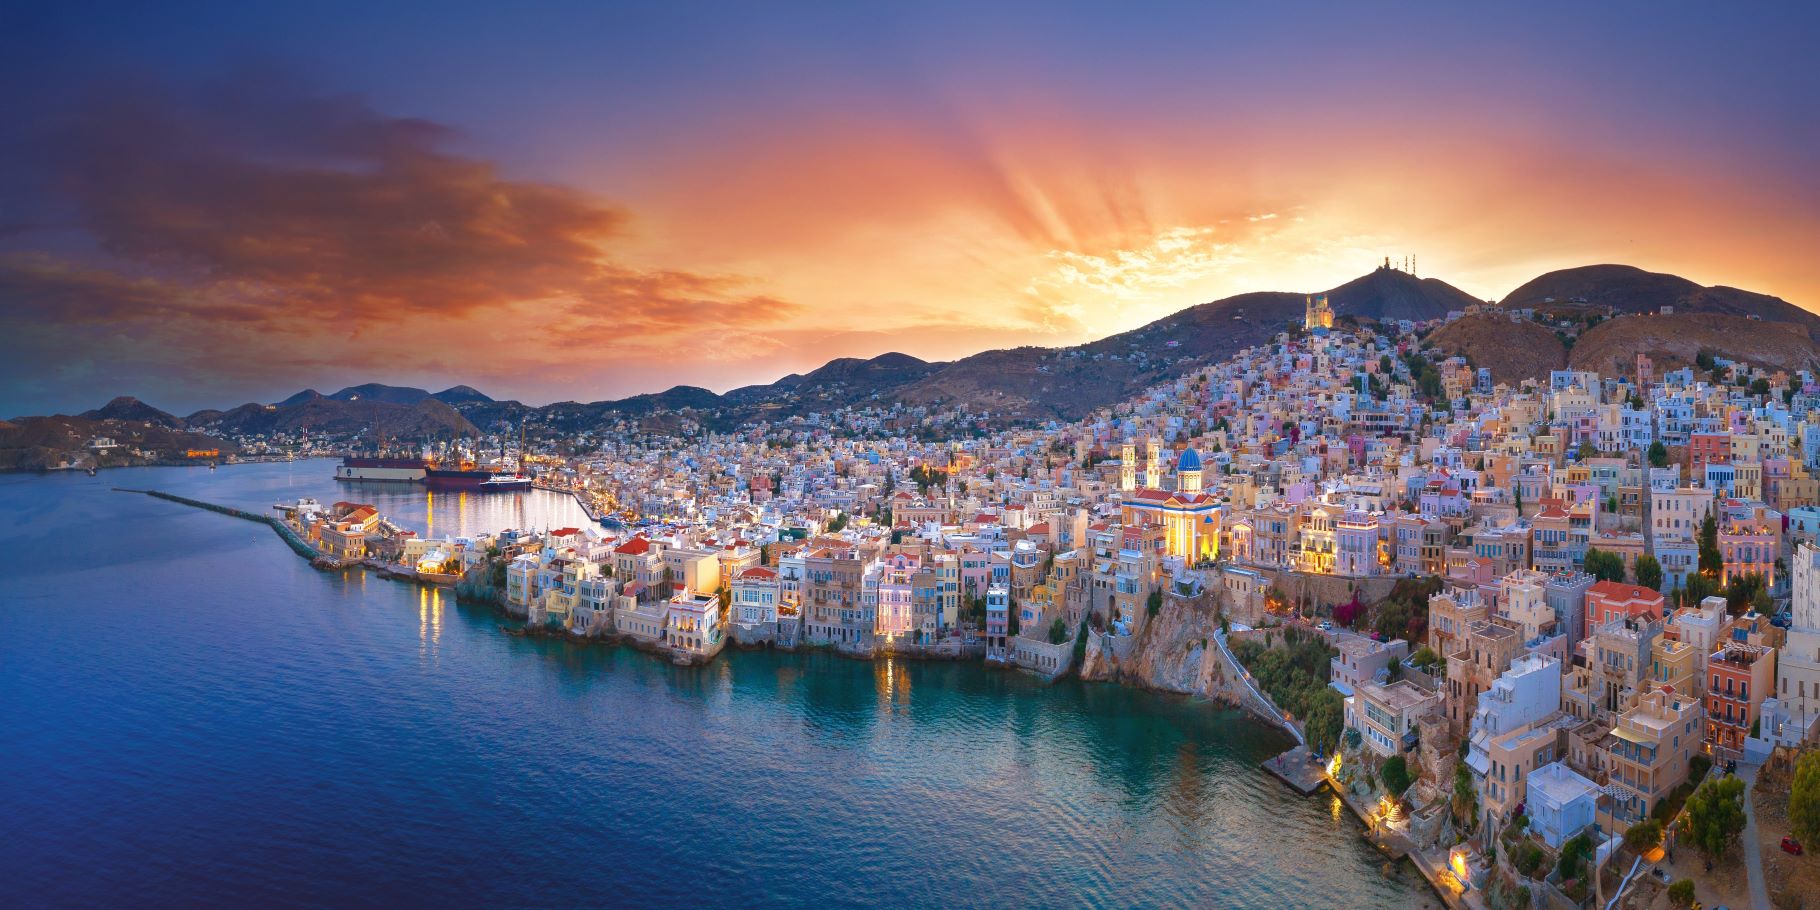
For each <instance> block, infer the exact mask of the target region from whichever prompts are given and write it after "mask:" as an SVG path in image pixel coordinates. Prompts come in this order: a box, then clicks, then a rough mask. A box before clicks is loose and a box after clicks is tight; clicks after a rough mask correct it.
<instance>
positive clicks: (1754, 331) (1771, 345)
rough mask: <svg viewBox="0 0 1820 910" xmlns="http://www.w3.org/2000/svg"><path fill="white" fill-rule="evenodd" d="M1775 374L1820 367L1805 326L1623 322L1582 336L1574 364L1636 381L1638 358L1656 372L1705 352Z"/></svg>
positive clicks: (1665, 319) (1691, 319)
mask: <svg viewBox="0 0 1820 910" xmlns="http://www.w3.org/2000/svg"><path fill="white" fill-rule="evenodd" d="M1702 351H1706V352H1708V353H1711V354H1714V355H1717V356H1720V357H1725V358H1728V359H1731V360H1737V361H1742V362H1744V363H1751V364H1757V365H1759V366H1764V367H1768V368H1770V369H1772V370H1787V371H1790V372H1793V371H1795V370H1803V369H1814V368H1816V367H1820V344H1816V343H1815V341H1814V339H1813V337H1812V336H1811V335H1810V333H1809V331H1808V329H1807V328H1806V327H1805V326H1802V325H1798V324H1795V323H1791V322H1769V321H1767V320H1757V319H1748V318H1745V317H1742V316H1729V315H1724V314H1720V313H1682V312H1676V313H1675V314H1674V315H1672V316H1620V317H1618V318H1616V319H1608V320H1605V321H1604V322H1601V323H1599V324H1598V325H1596V326H1593V327H1592V328H1590V329H1588V330H1586V331H1585V332H1583V333H1581V335H1580V337H1579V339H1578V340H1577V341H1576V342H1575V343H1574V347H1573V352H1572V353H1571V354H1570V355H1569V358H1568V360H1569V363H1570V364H1571V365H1572V366H1573V368H1574V369H1576V370H1598V371H1599V372H1601V373H1615V374H1620V375H1626V376H1628V375H1632V374H1633V373H1634V371H1635V370H1636V365H1637V354H1639V353H1643V354H1648V355H1649V358H1650V360H1651V361H1653V362H1654V363H1655V365H1656V369H1657V370H1672V369H1676V368H1679V367H1684V366H1690V365H1692V364H1693V362H1694V358H1695V357H1697V356H1699V354H1700V352H1702Z"/></svg>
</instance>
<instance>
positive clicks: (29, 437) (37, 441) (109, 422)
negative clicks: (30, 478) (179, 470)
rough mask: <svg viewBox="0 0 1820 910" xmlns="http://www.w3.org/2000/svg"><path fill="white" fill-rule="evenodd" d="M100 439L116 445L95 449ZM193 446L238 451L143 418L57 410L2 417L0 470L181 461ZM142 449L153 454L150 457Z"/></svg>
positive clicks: (225, 451) (198, 435)
mask: <svg viewBox="0 0 1820 910" xmlns="http://www.w3.org/2000/svg"><path fill="white" fill-rule="evenodd" d="M89 413H95V412H92V411H91V412H89ZM97 437H107V438H109V439H112V440H113V441H114V442H115V443H116V444H117V445H116V446H115V447H114V448H111V449H103V450H97V449H92V448H90V447H89V442H90V441H91V440H94V439H96V438H97ZM191 449H199V450H201V449H216V450H219V451H220V452H222V453H228V452H234V451H238V450H237V449H236V448H235V447H234V446H233V445H232V444H231V443H227V442H224V441H222V440H219V439H216V438H214V437H211V436H204V435H202V434H200V433H190V432H185V431H183V430H180V429H175V428H173V427H169V426H165V425H164V424H162V423H158V422H154V421H146V420H139V419H123V418H101V419H95V418H91V417H87V416H81V415H79V416H74V417H72V416H69V415H66V414H53V415H51V416H49V417H15V418H13V419H12V420H7V421H0V471H42V470H45V469H48V468H60V467H69V466H77V467H107V466H113V465H130V464H146V463H148V462H158V461H167V462H177V461H184V460H186V458H185V454H184V453H186V452H187V451H189V450H191ZM140 452H147V453H150V457H143V456H141V455H140V454H139V453H140Z"/></svg>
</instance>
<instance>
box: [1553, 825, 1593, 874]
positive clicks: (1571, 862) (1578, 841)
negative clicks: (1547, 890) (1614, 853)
mask: <svg viewBox="0 0 1820 910" xmlns="http://www.w3.org/2000/svg"><path fill="white" fill-rule="evenodd" d="M1592 850H1593V847H1592V838H1590V837H1587V836H1586V834H1585V832H1581V833H1580V834H1576V835H1574V836H1573V837H1572V838H1570V839H1569V840H1568V841H1567V843H1565V844H1562V845H1561V858H1560V859H1559V860H1556V861H1555V871H1556V872H1559V873H1560V874H1561V879H1562V880H1563V881H1566V880H1567V879H1570V878H1579V877H1580V869H1581V867H1582V866H1584V865H1586V861H1587V860H1588V859H1591V858H1592Z"/></svg>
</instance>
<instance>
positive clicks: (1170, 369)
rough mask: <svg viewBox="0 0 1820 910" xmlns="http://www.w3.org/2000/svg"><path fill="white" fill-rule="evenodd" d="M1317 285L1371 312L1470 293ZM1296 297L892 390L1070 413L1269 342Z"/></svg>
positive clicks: (1373, 284) (1272, 296)
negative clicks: (1326, 287)
mask: <svg viewBox="0 0 1820 910" xmlns="http://www.w3.org/2000/svg"><path fill="white" fill-rule="evenodd" d="M1325 293H1326V294H1327V298H1328V303H1329V304H1330V305H1331V306H1332V307H1333V310H1334V312H1335V313H1337V314H1339V315H1341V316H1354V317H1360V318H1366V319H1376V320H1395V319H1410V320H1416V321H1421V320H1427V319H1438V318H1441V317H1443V316H1446V315H1447V313H1448V312H1449V311H1450V310H1458V309H1463V308H1464V307H1466V306H1467V305H1468V304H1472V303H1477V302H1478V300H1477V298H1475V297H1473V296H1472V295H1470V294H1467V293H1466V292H1465V291H1462V290H1460V289H1458V288H1456V287H1453V286H1452V285H1449V284H1447V283H1446V282H1444V281H1438V280H1436V279H1433V278H1427V279H1421V278H1417V277H1415V276H1414V275H1410V274H1408V273H1407V272H1401V271H1398V270H1396V269H1385V268H1380V269H1377V270H1375V271H1373V272H1371V273H1370V274H1367V275H1364V276H1362V277H1359V278H1356V279H1354V280H1352V281H1349V282H1347V283H1345V284H1343V285H1340V286H1339V287H1337V288H1334V289H1332V290H1330V291H1327V292H1325ZM1306 302H1307V301H1306V295H1304V294H1293V293H1282V292H1272V291H1264V292H1256V293H1250V294H1240V295H1238V296H1235V297H1227V298H1225V299H1223V300H1216V301H1214V302H1212V303H1203V304H1200V305H1199V306H1193V307H1189V308H1188V309H1186V310H1182V311H1181V312H1178V313H1174V314H1172V315H1169V316H1166V317H1164V318H1162V319H1159V320H1157V321H1155V322H1152V323H1150V324H1149V325H1146V326H1143V327H1141V328H1137V329H1133V330H1132V331H1129V332H1123V333H1120V334H1118V335H1113V336H1110V337H1108V338H1103V339H1101V340H1099V341H1095V342H1091V343H1088V344H1084V345H1077V346H1075V347H1070V348H1059V349H1057V348H1036V347H1029V348H1016V349H1012V350H998V351H986V352H984V353H981V354H975V355H973V356H972V357H965V358H962V359H960V360H957V361H955V362H953V363H951V364H947V365H945V366H943V367H942V368H941V369H940V370H938V371H936V372H934V373H932V374H930V375H929V376H928V377H926V378H924V379H922V380H919V381H917V382H914V383H911V384H909V385H907V386H905V387H904V388H902V389H899V390H898V392H897V395H898V397H900V398H901V399H903V400H904V401H907V402H909V403H912V404H933V403H936V402H941V403H944V404H962V405H965V406H966V407H968V408H969V409H971V410H985V411H992V412H994V413H1000V414H1011V415H1015V416H1020V417H1034V418H1048V417H1055V418H1061V419H1067V420H1073V419H1079V418H1081V417H1084V416H1086V415H1087V414H1089V413H1092V412H1093V411H1094V410H1096V409H1098V408H1102V407H1106V406H1108V405H1111V404H1114V403H1116V402H1119V401H1122V400H1124V399H1126V398H1128V397H1130V396H1132V395H1134V394H1136V393H1137V392H1139V391H1141V390H1142V389H1144V388H1145V387H1147V386H1150V385H1154V384H1156V383H1159V382H1166V381H1168V380H1171V379H1174V378H1176V377H1178V376H1182V375H1184V374H1186V373H1189V372H1192V371H1194V370H1195V369H1198V368H1199V367H1201V366H1203V365H1205V364H1208V363H1211V362H1214V361H1218V360H1223V359H1225V358H1227V357H1230V356H1232V355H1233V354H1234V353H1237V352H1238V351H1240V350H1242V349H1244V348H1246V347H1250V346H1252V345H1255V344H1261V343H1263V342H1266V341H1269V340H1270V339H1271V338H1273V337H1275V335H1276V334H1277V333H1278V332H1281V331H1283V330H1284V329H1285V328H1287V327H1288V325H1289V324H1290V323H1291V322H1294V321H1299V320H1300V319H1301V318H1302V313H1303V308H1304V306H1305V304H1306Z"/></svg>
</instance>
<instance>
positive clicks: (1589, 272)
mask: <svg viewBox="0 0 1820 910" xmlns="http://www.w3.org/2000/svg"><path fill="white" fill-rule="evenodd" d="M1501 303H1502V304H1503V305H1504V306H1506V307H1535V306H1543V305H1546V304H1548V303H1583V304H1587V305H1590V306H1602V307H1611V308H1612V309H1615V310H1617V311H1618V312H1620V313H1654V312H1657V311H1659V310H1661V308H1662V307H1664V306H1671V307H1674V308H1675V312H1676V313H1689V312H1692V313H1718V314H1722V315H1728V316H1755V317H1757V318H1759V319H1762V320H1764V321H1767V322H1792V323H1795V324H1797V325H1800V326H1802V327H1803V328H1805V329H1807V330H1808V332H1809V334H1814V333H1815V332H1816V331H1820V316H1816V315H1815V314H1813V313H1810V312H1808V311H1807V310H1804V309H1802V308H1800V307H1798V306H1795V305H1794V304H1792V303H1789V302H1788V301H1786V300H1783V299H1782V298H1780V297H1771V296H1769V295H1767V294H1756V293H1752V292H1750V291H1741V290H1739V289H1737V288H1730V287H1724V286H1715V287H1702V286H1701V285H1698V284H1695V283H1694V282H1692V281H1689V280H1687V279H1686V278H1682V277H1680V276H1678V275H1665V274H1662V273H1661V272H1646V271H1644V270H1642V269H1639V268H1636V267H1634V266H1628V265H1588V266H1581V267H1579V268H1573V269H1561V270H1559V271H1555V272H1549V273H1547V274H1545V275H1541V276H1539V277H1537V278H1534V279H1531V280H1530V281H1527V282H1525V283H1524V284H1523V285H1522V286H1521V287H1518V288H1517V289H1516V290H1514V291H1511V292H1510V293H1509V294H1507V295H1505V297H1504V299H1503V301H1501Z"/></svg>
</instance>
